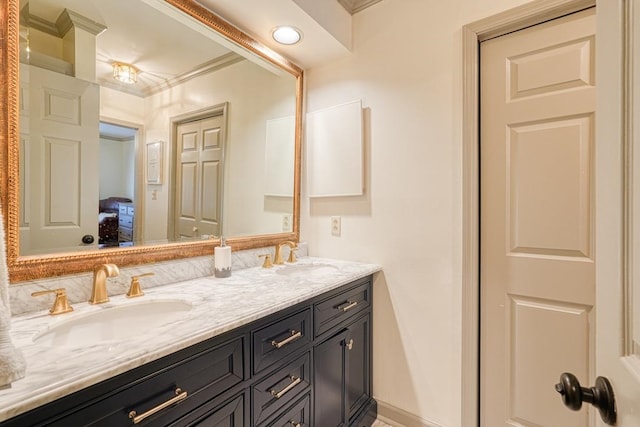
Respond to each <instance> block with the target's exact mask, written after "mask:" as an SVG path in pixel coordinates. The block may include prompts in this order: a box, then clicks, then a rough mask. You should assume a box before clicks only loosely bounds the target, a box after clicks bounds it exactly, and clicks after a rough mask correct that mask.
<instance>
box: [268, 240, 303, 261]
mask: <svg viewBox="0 0 640 427" xmlns="http://www.w3.org/2000/svg"><path fill="white" fill-rule="evenodd" d="M283 246H289V247H290V248H291V251H290V252H289V259H288V261H289V262H295V261H296V256H295V255H294V253H293V251H294V250H296V249H298V245H297V244H296V242H291V241H289V240H287V241H286V242H282V243H278V244H277V245H276V254H275V256H274V258H275V259H274V261H273V263H274V264H284V260H283V259H282V247H283Z"/></svg>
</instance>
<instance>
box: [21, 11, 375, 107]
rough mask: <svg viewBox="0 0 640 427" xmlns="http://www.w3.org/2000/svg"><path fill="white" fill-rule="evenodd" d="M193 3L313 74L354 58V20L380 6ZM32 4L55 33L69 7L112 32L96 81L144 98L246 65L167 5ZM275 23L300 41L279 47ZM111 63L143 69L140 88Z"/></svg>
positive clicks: (99, 53)
mask: <svg viewBox="0 0 640 427" xmlns="http://www.w3.org/2000/svg"><path fill="white" fill-rule="evenodd" d="M196 1H198V2H199V3H201V4H202V5H203V6H205V7H206V8H208V9H210V10H212V11H213V12H215V13H216V14H218V15H219V16H221V17H223V18H224V19H226V20H228V21H229V22H231V23H232V24H234V25H235V26H237V27H239V28H240V29H241V30H243V31H244V32H246V33H247V34H249V35H251V36H252V37H254V38H256V39H257V40H259V41H261V42H262V43H263V44H265V45H267V46H268V47H270V48H271V49H273V50H274V51H276V52H278V53H280V54H282V55H283V56H285V57H287V58H289V59H291V60H292V61H293V62H295V63H296V64H298V65H299V66H301V67H302V68H312V67H316V66H319V65H322V64H324V63H327V62H330V61H333V60H336V59H338V58H340V57H344V56H346V55H349V54H350V50H351V32H352V31H351V20H352V15H351V14H352V13H355V12H358V11H359V10H361V9H362V8H364V7H367V6H369V5H371V4H373V3H376V2H378V1H380V0H332V1H326V0H323V1H318V0H242V1H237V0H196ZM23 4H24V3H23ZM27 4H28V5H29V9H28V10H29V14H30V15H31V16H35V17H37V18H38V19H40V20H42V21H43V22H45V23H50V24H51V26H50V27H51V28H53V29H54V30H55V23H56V20H57V19H58V17H59V16H60V14H61V12H62V11H63V9H64V8H67V9H69V10H72V11H73V12H76V13H77V14H79V15H81V16H84V17H86V18H88V19H89V20H92V21H95V22H97V23H99V24H102V25H104V26H105V27H107V30H105V31H103V32H102V33H100V34H99V35H98V36H97V43H96V49H97V50H96V60H97V61H96V75H97V81H98V82H99V83H101V84H106V85H110V86H112V87H113V86H116V87H115V88H116V89H119V90H123V91H127V92H132V93H135V94H138V95H140V96H146V95H148V94H150V93H153V91H154V90H160V89H163V88H166V87H167V85H169V86H170V85H171V84H172V83H175V82H176V81H181V80H180V79H187V78H190V77H193V76H194V75H197V73H202V72H207V71H210V70H212V69H215V68H216V67H222V66H225V65H229V64H231V63H234V62H237V61H238V60H241V59H242V58H241V57H239V56H238V55H237V53H234V52H233V50H236V51H237V49H235V48H234V47H233V46H231V47H230V46H229V43H228V42H226V43H225V41H224V40H221V38H220V37H217V38H216V37H214V36H211V35H210V34H211V32H209V31H203V29H202V26H201V25H200V24H194V23H193V22H189V21H188V20H186V18H185V17H184V15H182V16H178V18H177V19H178V20H181V21H182V22H177V19H176V16H175V15H176V14H177V15H181V13H180V12H177V10H176V9H174V8H172V7H171V6H168V4H167V3H165V2H164V1H162V0H141V1H132V0H108V1H105V0H29V1H28V3H27ZM347 9H349V10H347ZM167 13H170V14H174V16H173V17H168V16H167V15H166V14H167ZM34 22H35V21H34ZM278 25H293V26H295V27H297V28H299V29H300V30H301V31H302V33H303V39H302V41H301V42H300V43H298V44H297V45H293V46H282V45H279V44H277V43H276V42H275V41H274V40H273V39H272V38H271V32H272V30H273V29H274V28H275V27H276V26H278ZM187 27H189V28H187ZM220 42H221V43H222V44H221V43H220ZM223 45H225V46H223ZM196 46H197V48H196V49H194V48H193V47H196ZM113 62H124V63H129V64H133V65H134V66H135V67H136V68H138V69H139V70H140V73H139V75H138V83H137V84H136V85H135V86H129V85H125V84H124V83H117V82H115V80H114V79H113V78H112V63H113Z"/></svg>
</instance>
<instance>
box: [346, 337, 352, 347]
mask: <svg viewBox="0 0 640 427" xmlns="http://www.w3.org/2000/svg"><path fill="white" fill-rule="evenodd" d="M352 348H353V338H351V339H350V340H349V341H347V350H351V349H352Z"/></svg>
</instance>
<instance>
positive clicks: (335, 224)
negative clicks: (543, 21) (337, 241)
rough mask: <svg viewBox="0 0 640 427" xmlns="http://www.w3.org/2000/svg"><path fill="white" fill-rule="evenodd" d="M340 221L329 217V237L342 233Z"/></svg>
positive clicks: (336, 217)
mask: <svg viewBox="0 0 640 427" xmlns="http://www.w3.org/2000/svg"><path fill="white" fill-rule="evenodd" d="M340 222H341V220H340V217H339V216H332V217H331V235H333V236H340V233H341V232H342V229H341V228H342V227H341V224H340Z"/></svg>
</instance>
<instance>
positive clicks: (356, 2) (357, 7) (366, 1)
mask: <svg viewBox="0 0 640 427" xmlns="http://www.w3.org/2000/svg"><path fill="white" fill-rule="evenodd" d="M380 1H382V0H338V3H340V4H341V5H342V7H344V8H345V9H346V10H347V12H349V13H350V14H352V15H353V14H354V13H358V12H360V11H362V10H364V9H366V8H368V7H369V6H373V5H374V4H376V3H378V2H380Z"/></svg>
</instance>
